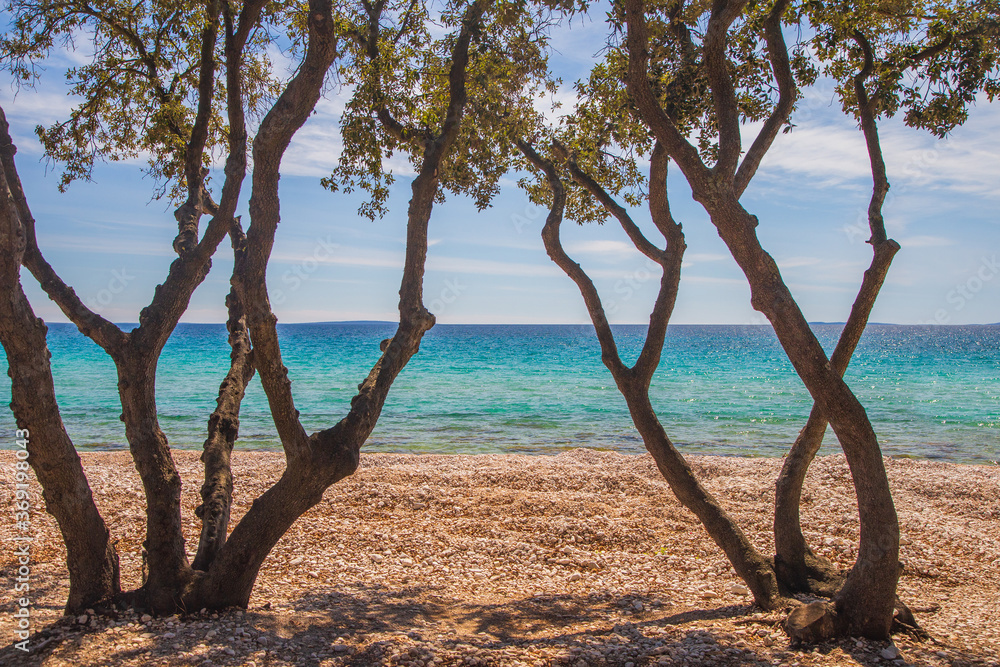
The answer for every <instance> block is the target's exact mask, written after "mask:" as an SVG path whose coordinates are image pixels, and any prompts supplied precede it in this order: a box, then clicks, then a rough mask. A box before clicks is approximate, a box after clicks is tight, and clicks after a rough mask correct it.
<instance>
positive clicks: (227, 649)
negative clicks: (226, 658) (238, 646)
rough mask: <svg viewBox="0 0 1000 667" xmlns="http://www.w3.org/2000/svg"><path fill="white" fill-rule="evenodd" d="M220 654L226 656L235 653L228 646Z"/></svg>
mask: <svg viewBox="0 0 1000 667" xmlns="http://www.w3.org/2000/svg"><path fill="white" fill-rule="evenodd" d="M222 652H223V653H225V654H226V655H236V651H234V650H233V649H231V648H229V647H228V646H227V647H226V648H224V649H222Z"/></svg>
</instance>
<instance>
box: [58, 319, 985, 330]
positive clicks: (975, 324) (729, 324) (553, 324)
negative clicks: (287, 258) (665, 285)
mask: <svg viewBox="0 0 1000 667" xmlns="http://www.w3.org/2000/svg"><path fill="white" fill-rule="evenodd" d="M46 324H47V325H49V324H63V325H70V326H75V325H74V324H73V323H72V322H51V321H50V322H46ZM114 324H115V326H118V327H127V326H130V327H137V326H139V324H138V322H114ZM181 324H192V325H197V326H204V325H220V326H225V324H226V323H225V322H178V323H177V325H178V326H180V325H181ZM278 324H279V325H302V324H356V325H357V324H387V325H396V324H399V322H398V321H396V320H314V321H301V322H281V321H279V322H278ZM610 324H611V326H626V327H634V326H649V322H611V323H610ZM808 324H809V325H810V326H812V325H822V326H834V325H840V326H842V325H844V324H846V322H825V321H815V322H808ZM434 326H435V327H439V326H445V327H449V326H459V327H476V326H484V327H494V326H512V327H579V326H586V327H591V328H593V326H594V325H593V323H592V322H441V323H436V324H435V325H434ZM667 326H671V327H734V326H744V327H770V326H772V325H771V323H770V322H701V323H696V322H677V323H674V322H671V323H669V324H668V325H667ZM867 326H891V327H996V326H1000V322H970V323H966V324H938V323H937V322H868V323H867Z"/></svg>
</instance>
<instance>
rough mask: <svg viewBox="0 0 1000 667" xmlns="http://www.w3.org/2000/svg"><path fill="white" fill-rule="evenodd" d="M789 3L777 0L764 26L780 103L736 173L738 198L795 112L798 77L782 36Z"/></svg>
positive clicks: (768, 53)
mask: <svg viewBox="0 0 1000 667" xmlns="http://www.w3.org/2000/svg"><path fill="white" fill-rule="evenodd" d="M788 4H789V0H776V2H775V3H774V6H773V7H772V8H771V12H770V13H769V14H768V15H767V20H766V21H765V22H764V39H765V41H766V43H767V59H768V60H769V61H770V63H771V72H772V73H773V74H774V79H775V81H777V82H778V103H777V104H776V105H775V107H774V110H772V111H771V114H770V115H769V116H768V117H767V120H766V121H764V125H763V127H761V128H760V132H759V133H758V134H757V138H756V139H754V142H753V144H751V145H750V149H749V150H748V151H747V154H746V156H745V157H744V158H743V161H742V162H741V163H740V168H739V169H738V170H737V172H736V181H735V188H736V196H737V197H739V196H740V195H742V194H743V191H744V190H746V188H747V185H749V184H750V180H751V179H752V178H753V177H754V174H756V173H757V168H758V167H759V166H760V162H761V160H763V159H764V154H765V153H767V151H768V149H770V148H771V144H772V143H774V138H775V137H777V136H778V130H779V129H781V126H782V125H783V124H784V123H785V122H786V121H787V120H788V116H789V114H791V113H792V108H793V107H794V106H795V99H796V97H797V93H798V91H797V89H796V86H795V77H794V75H793V74H792V67H791V64H790V63H789V61H788V47H787V46H785V37H784V35H782V33H781V17H782V16H783V15H784V13H785V11H786V10H787V9H788Z"/></svg>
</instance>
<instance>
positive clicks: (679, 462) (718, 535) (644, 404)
mask: <svg viewBox="0 0 1000 667" xmlns="http://www.w3.org/2000/svg"><path fill="white" fill-rule="evenodd" d="M617 379H618V378H616V380H617ZM618 386H619V389H621V391H622V394H623V395H624V396H625V399H626V402H627V403H628V408H629V413H630V414H631V415H632V422H633V423H634V424H635V428H636V430H638V431H639V435H641V436H642V441H643V443H644V444H645V446H646V450H647V451H648V452H649V453H650V454H651V455H652V456H653V460H654V461H656V467H657V468H658V469H659V471H660V474H662V475H663V478H664V479H665V480H667V483H668V484H669V485H670V490H671V491H673V492H674V495H675V496H676V497H677V500H679V501H680V502H681V504H682V505H684V507H686V508H688V509H689V510H690V511H691V512H692V513H693V514H694V515H695V516H696V517H698V520H699V521H700V522H701V524H702V526H704V527H705V531H706V532H708V534H709V535H710V536H711V538H712V540H713V541H714V542H715V543H716V544H717V545H719V548H720V549H722V551H723V552H724V553H725V554H726V558H728V559H729V562H730V563H731V564H732V566H733V568H734V569H735V570H736V574H737V575H738V576H739V577H740V579H742V580H743V581H745V582H746V584H747V586H748V587H749V589H750V592H751V593H752V594H753V598H754V602H756V603H757V605H758V606H760V607H761V608H762V609H775V608H777V607H780V606H782V604H783V603H784V601H785V598H784V597H783V595H782V592H781V590H780V588H779V585H778V579H777V577H776V576H775V572H774V569H773V568H772V567H771V564H770V563H769V562H768V560H767V559H766V558H765V557H764V556H763V555H761V553H760V552H759V551H757V549H756V548H754V546H753V544H751V543H750V540H749V539H748V538H747V536H746V535H745V534H744V533H743V531H742V530H741V529H740V527H739V525H738V524H737V523H736V522H735V521H734V520H733V519H732V517H730V516H729V514H728V513H727V512H726V510H725V509H724V508H723V507H722V505H721V504H719V501H718V500H716V499H715V497H714V496H713V495H712V494H711V493H709V491H708V490H707V489H705V487H703V486H702V485H701V483H700V482H699V481H698V478H697V477H695V475H694V471H692V470H691V466H689V465H688V463H687V461H686V460H684V457H683V456H682V455H681V453H680V452H678V451H677V448H676V447H674V444H673V443H672V442H671V441H670V438H669V437H668V436H667V434H666V432H665V431H664V430H663V426H662V425H661V424H660V421H659V419H657V417H656V414H655V412H654V411H653V407H652V405H651V404H650V402H649V394H648V392H644V391H639V390H636V389H634V388H631V387H629V386H627V385H625V386H623V385H622V384H621V383H619V385H618Z"/></svg>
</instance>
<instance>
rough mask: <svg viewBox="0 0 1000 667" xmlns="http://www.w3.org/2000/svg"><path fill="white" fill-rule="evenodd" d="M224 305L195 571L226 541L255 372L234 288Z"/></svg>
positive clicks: (204, 458) (204, 455)
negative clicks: (223, 352) (225, 343)
mask: <svg viewBox="0 0 1000 667" xmlns="http://www.w3.org/2000/svg"><path fill="white" fill-rule="evenodd" d="M234 245H236V243H235V242H234ZM226 305H227V306H228V309H229V320H228V321H227V322H226V328H227V329H228V330H229V347H230V348H231V349H232V352H231V354H230V367H229V372H228V373H227V374H226V379H225V380H223V381H222V385H221V386H220V387H219V398H218V402H217V405H216V409H215V411H214V412H213V413H212V416H211V417H210V418H209V420H208V439H207V440H205V446H204V451H203V452H202V455H201V460H202V462H203V463H204V464H205V482H204V484H202V487H201V500H202V503H201V505H199V506H198V509H197V510H195V514H197V515H198V517H199V518H200V519H201V538H200V539H199V540H198V553H197V555H196V556H195V559H194V562H193V563H192V567H193V568H194V569H196V570H207V569H208V568H209V566H210V565H211V564H212V561H213V560H215V556H216V555H217V554H218V553H219V551H220V550H221V549H222V545H224V544H225V543H226V532H227V531H228V529H229V510H230V506H231V505H232V499H233V472H232V468H231V466H230V462H229V459H230V455H231V454H232V451H233V445H234V444H235V443H236V438H237V436H238V435H239V430H240V404H241V403H242V402H243V396H244V393H245V392H246V388H247V385H248V384H249V383H250V380H251V379H252V378H253V374H254V368H253V355H252V354H251V351H250V336H249V334H248V333H247V327H246V319H245V318H244V315H243V305H242V304H241V303H240V300H239V297H237V296H236V292H235V291H231V292H230V293H229V296H228V297H227V298H226Z"/></svg>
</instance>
